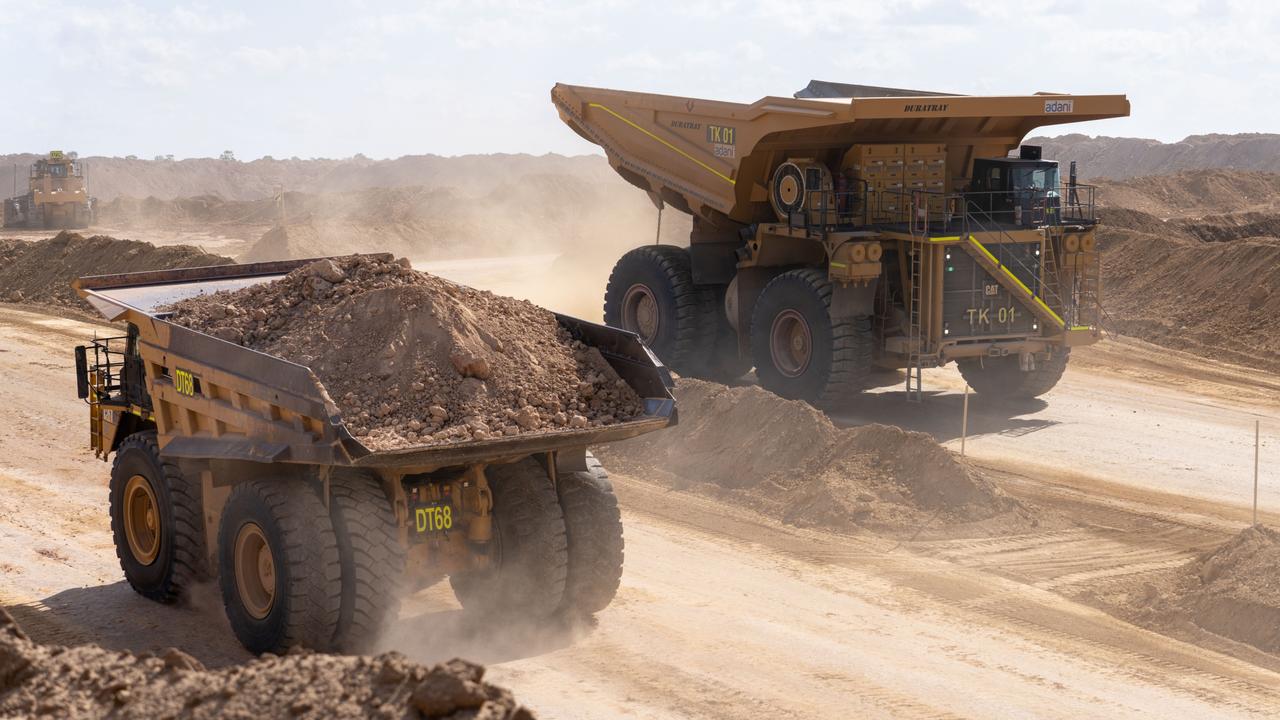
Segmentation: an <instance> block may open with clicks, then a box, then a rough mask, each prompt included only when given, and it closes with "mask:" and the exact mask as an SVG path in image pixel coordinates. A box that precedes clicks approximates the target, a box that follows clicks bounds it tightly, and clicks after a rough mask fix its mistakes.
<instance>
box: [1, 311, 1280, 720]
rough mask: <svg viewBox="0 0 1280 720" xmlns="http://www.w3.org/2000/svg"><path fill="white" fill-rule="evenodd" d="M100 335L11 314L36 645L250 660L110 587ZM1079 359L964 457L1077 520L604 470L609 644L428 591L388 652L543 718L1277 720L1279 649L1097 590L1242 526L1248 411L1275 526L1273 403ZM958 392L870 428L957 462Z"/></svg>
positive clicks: (882, 401) (1278, 505) (23, 526)
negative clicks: (693, 484) (759, 503)
mask: <svg viewBox="0 0 1280 720" xmlns="http://www.w3.org/2000/svg"><path fill="white" fill-rule="evenodd" d="M95 329H100V328H95V327H94V326H91V325H88V324H85V323H82V322H77V321H73V320H67V319H61V318H54V317H50V316H46V315H41V314H38V313H34V312H30V311H28V310H25V309H20V308H16V307H13V306H0V374H3V376H4V377H6V378H8V379H9V382H6V383H4V384H3V385H0V398H3V399H4V400H5V401H6V402H7V405H8V406H9V407H16V408H21V409H22V412H19V413H16V414H14V415H13V419H12V427H11V428H10V432H8V433H5V434H4V435H3V436H0V546H3V547H4V548H5V549H6V551H5V553H4V554H3V556H0V575H2V577H3V581H2V584H0V603H3V604H4V605H5V606H7V607H8V608H9V609H10V610H11V611H12V612H13V614H14V616H15V617H16V618H17V619H18V621H19V622H21V623H22V624H23V626H24V627H25V628H27V630H28V632H29V633H30V634H31V635H32V636H34V637H35V638H36V639H37V640H42V641H57V642H64V643H66V642H84V641H95V642H99V643H102V644H104V645H105V646H107V647H109V648H121V649H133V650H149V649H154V648H162V647H165V646H169V645H175V646H178V647H181V648H183V649H185V650H186V651H188V652H190V653H191V654H192V655H194V656H196V657H197V658H198V659H200V660H201V661H202V662H204V663H206V664H208V665H210V666H215V667H216V666H220V665H225V664H228V663H235V662H241V661H243V660H244V659H245V655H244V653H243V651H242V650H241V649H240V648H239V647H238V646H237V645H236V643H235V641H234V640H233V639H232V637H231V635H230V633H229V631H228V629H227V627H226V623H225V620H223V618H222V613H221V609H220V607H218V605H217V602H216V600H215V599H214V595H215V593H213V592H212V590H211V592H210V593H209V594H208V596H207V597H204V598H203V599H201V600H200V601H198V603H197V607H195V608H190V609H174V608H167V607H160V606H157V605H155V604H153V603H150V602H147V601H145V600H143V599H141V598H139V597H137V596H136V595H134V594H132V593H131V592H130V591H129V590H128V588H127V587H126V586H125V584H124V583H123V582H122V580H121V578H120V572H119V568H118V567H117V565H116V563H115V561H114V556H113V552H112V549H111V540H110V533H109V529H108V525H107V518H106V511H105V506H106V485H105V478H106V474H107V466H106V465H105V464H103V463H101V462H98V461H95V460H93V459H92V456H91V455H90V454H89V453H88V452H87V451H86V450H85V449H84V446H85V442H86V439H85V424H84V419H85V411H84V406H83V405H82V404H81V403H80V402H79V401H78V400H76V399H75V397H74V390H73V377H72V374H71V352H70V348H71V346H72V345H73V344H74V343H75V342H77V341H80V340H82V339H83V338H85V337H87V336H89V335H91V334H92V333H93V332H94V331H95ZM1121 350H1125V351H1126V352H1127V353H1129V354H1130V355H1133V357H1132V358H1129V359H1126V355H1125V353H1122V352H1121ZM1075 360H1076V361H1078V362H1075V363H1074V364H1073V365H1072V367H1071V369H1070V370H1069V371H1068V374H1067V377H1066V379H1065V380H1064V382H1063V384H1062V385H1060V386H1059V388H1058V389H1056V390H1055V391H1054V392H1053V393H1051V394H1050V395H1049V396H1048V403H1047V404H1041V403H1037V404H1034V405H1031V406H1026V407H1007V406H1005V407H996V406H988V405H987V404H986V403H982V402H981V401H977V400H975V401H974V404H973V407H972V411H973V415H972V417H971V419H970V420H971V430H972V432H973V433H974V437H971V438H970V439H969V440H968V441H967V443H966V451H967V452H968V453H969V454H970V455H971V456H972V457H973V458H975V460H977V461H978V462H980V463H981V464H982V465H983V466H985V468H986V470H987V472H988V473H989V476H990V477H992V478H995V479H996V480H997V482H998V483H1000V485H1001V486H1002V487H1003V488H1004V489H1005V490H1006V491H1007V492H1010V493H1011V494H1013V495H1014V496H1015V497H1019V498H1020V499H1023V500H1025V501H1027V502H1031V503H1035V504H1037V505H1038V506H1040V507H1043V508H1045V509H1046V510H1047V511H1049V512H1053V513H1063V514H1066V515H1068V516H1069V517H1071V518H1072V519H1073V521H1074V525H1073V526H1071V527H1067V528H1061V527H1057V528H1055V529H1051V530H1045V531H1044V532H1024V533H1021V534H1018V535H1014V536H1009V537H1001V538H994V539H993V538H984V537H972V536H969V537H966V536H963V535H958V536H954V537H941V538H937V537H935V538H933V539H930V540H928V541H924V540H917V541H914V542H909V541H899V540H885V539H882V538H877V537H875V536H870V535H861V534H853V535H850V534H835V533H830V532H826V531H822V530H816V529H804V530H802V529H797V528H794V527H791V526H787V525H784V524H782V523H780V522H778V521H777V520H776V519H774V518H770V517H767V516H764V515H760V514H758V513H754V512H752V511H749V510H745V509H735V508H732V507H730V506H726V505H724V504H721V503H718V502H715V501H713V500H709V499H707V498H704V497H699V496H696V495H693V494H689V493H683V492H679V491H672V490H670V489H669V488H667V487H664V486H660V485H656V484H653V483H650V482H647V481H645V480H644V479H643V478H636V477H626V476H622V475H618V474H615V484H616V485H617V487H618V490H619V493H620V495H621V498H622V503H623V506H624V508H625V514H626V517H625V523H626V528H627V566H626V574H625V575H624V578H623V587H622V590H621V593H620V595H619V598H618V600H617V601H616V602H615V603H614V604H613V605H612V606H611V607H610V608H609V609H608V610H606V611H605V612H604V613H602V614H601V615H600V616H599V620H598V625H597V626H596V627H594V628H585V629H583V628H578V629H573V630H566V629H557V628H530V629H527V630H526V631H525V632H521V633H514V634H509V633H508V634H504V636H503V637H502V638H501V639H499V638H498V637H497V635H496V634H495V633H494V632H493V631H492V630H490V629H486V628H484V627H473V626H469V625H468V624H467V623H466V621H465V619H463V618H462V616H461V613H460V612H459V610H458V608H457V604H456V603H455V602H454V601H453V599H452V597H451V596H450V595H449V592H448V589H447V587H443V586H437V587H436V588H433V589H430V590H428V591H425V592H424V593H422V594H421V595H420V596H419V597H416V598H414V599H413V601H412V602H410V603H409V605H408V612H407V613H406V615H405V617H404V618H403V619H402V621H401V626H400V627H399V628H397V629H396V632H394V633H392V636H393V637H395V638H396V640H395V641H394V642H393V643H391V647H392V648H394V649H398V650H401V651H403V652H406V653H407V654H409V655H410V656H411V657H412V658H414V659H416V660H420V661H424V662H434V661H438V660H443V659H447V658H450V657H453V656H455V655H461V656H464V657H469V658H472V659H475V660H477V661H481V662H487V663H491V664H493V666H492V668H491V670H490V675H489V676H488V677H490V678H492V679H493V681H494V682H497V683H499V684H502V685H505V686H507V687H510V688H511V689H512V690H513V691H514V692H515V693H516V694H517V696H518V697H520V698H521V700H522V701H523V702H526V703H528V704H529V705H530V706H532V707H533V708H534V709H535V710H539V711H540V712H541V714H542V715H543V716H546V717H566V718H573V717H607V716H630V717H654V718H662V717H688V716H700V717H720V718H738V717H742V718H746V717H752V718H755V717H760V716H761V715H762V714H765V715H770V716H775V717H790V716H800V715H804V716H846V717H847V716H861V717H984V718H986V717H1026V716H1036V717H1081V716H1095V715H1106V716H1108V717H1136V716H1143V715H1150V714H1157V715H1162V716H1166V717H1208V716H1214V717H1266V716H1270V715H1272V714H1273V713H1274V709H1275V707H1276V706H1277V703H1280V673H1277V670H1280V660H1277V658H1276V657H1275V656H1272V655H1267V654H1264V653H1262V652H1260V651H1257V650H1254V649H1253V648H1250V647H1248V646H1243V645H1241V644H1239V643H1234V642H1232V641H1229V640H1225V639H1223V638H1221V637H1219V636H1216V635H1212V634H1209V633H1207V632H1205V631H1203V630H1201V629H1199V628H1196V627H1194V626H1192V627H1168V628H1156V629H1158V630H1160V631H1161V632H1160V633H1156V632H1151V631H1149V630H1146V629H1142V628H1140V627H1138V626H1135V625H1133V624H1130V623H1128V622H1125V621H1123V620H1121V619H1118V618H1117V617H1116V616H1115V615H1112V614H1108V612H1106V610H1111V611H1113V612H1114V611H1115V608H1112V607H1109V606H1108V604H1107V598H1106V597H1105V595H1104V594H1100V593H1099V592H1098V590H1099V588H1102V587H1104V585H1105V582H1107V581H1109V580H1112V579H1114V578H1117V577H1125V576H1134V577H1140V576H1141V575H1142V574H1143V573H1150V572H1158V571H1162V570H1167V569H1169V568H1173V567H1177V566H1178V565H1181V564H1183V563H1185V562H1187V561H1190V560H1192V559H1194V558H1195V557H1196V556H1197V555H1198V554H1199V553H1201V552H1203V551H1205V550H1207V549H1209V548H1212V547H1214V546H1216V545H1218V544H1220V543H1222V542H1224V541H1225V540H1226V539H1228V538H1229V537H1230V536H1232V535H1233V534H1235V533H1236V532H1237V531H1238V530H1239V529H1240V528H1241V527H1242V525H1243V522H1244V521H1245V518H1246V517H1247V511H1245V510H1243V509H1242V508H1241V507H1240V502H1241V501H1242V500H1243V499H1244V498H1246V497H1248V491H1247V487H1248V477H1249V473H1248V471H1247V470H1246V466H1249V468H1251V464H1252V458H1251V457H1246V452H1245V451H1246V450H1249V449H1251V441H1252V437H1251V434H1250V433H1251V429H1252V427H1251V426H1252V418H1254V417H1261V418H1264V420H1265V423H1264V426H1265V427H1266V428H1267V429H1268V430H1267V431H1268V435H1267V436H1266V442H1267V443H1268V444H1267V447H1266V448H1264V452H1265V453H1266V454H1265V455H1264V457H1263V468H1264V472H1267V473H1268V474H1266V475H1264V478H1263V480H1264V484H1263V488H1262V497H1263V507H1264V520H1267V521H1270V522H1273V523H1274V522H1275V521H1277V520H1278V519H1280V476H1277V475H1276V474H1275V472H1274V470H1273V469H1272V470H1269V471H1268V470H1267V468H1275V467H1276V466H1277V465H1280V458H1276V457H1275V453H1276V452H1277V451H1276V448H1277V447H1280V442H1278V439H1277V437H1276V435H1275V434H1274V433H1275V428H1277V427H1280V410H1277V408H1280V387H1278V386H1277V384H1275V383H1274V381H1268V382H1271V384H1270V385H1267V384H1266V382H1264V381H1261V380H1259V378H1258V377H1256V376H1255V375H1251V374H1249V373H1247V372H1243V371H1240V370H1238V369H1235V368H1232V367H1230V366H1225V365H1208V364H1205V363H1203V362H1201V361H1195V362H1191V361H1187V360H1185V359H1183V358H1179V357H1178V356H1176V355H1172V354H1169V353H1165V352H1164V351H1155V350H1152V349H1151V348H1150V346H1145V345H1141V344H1138V345H1135V346H1133V347H1132V348H1127V347H1125V346H1121V345H1113V346H1111V347H1109V348H1108V347H1104V348H1099V349H1094V350H1090V351H1087V352H1083V353H1079V354H1078V355H1077V356H1076V358H1075ZM894 380H895V378H893V377H892V376H888V377H887V378H886V381H887V382H893V381H894ZM957 382H958V381H957V380H956V377H955V376H954V375H953V374H952V373H951V372H949V371H943V372H937V373H930V374H929V375H928V376H927V377H926V386H928V387H933V388H935V389H938V390H943V391H944V392H942V393H940V394H936V395H933V396H931V397H930V398H929V399H928V401H927V402H926V403H925V404H924V405H923V406H908V405H905V404H904V403H903V402H902V399H901V396H900V393H899V391H898V387H897V385H896V384H895V385H893V386H891V387H887V388H885V389H884V390H883V391H882V392H881V393H880V394H878V395H876V396H872V397H870V398H868V404H867V406H866V407H865V408H860V409H859V412H860V413H863V414H866V415H871V416H874V417H875V418H876V419H878V420H881V421H890V422H895V423H898V424H902V425H904V426H906V427H909V428H914V429H920V430H924V431H927V432H930V433H932V434H933V435H935V437H938V438H939V439H942V440H945V441H946V442H947V444H948V445H949V446H952V447H955V446H956V445H958V439H956V431H958V427H959V417H958V410H959V401H960V397H959V395H958V394H957V393H955V392H954V390H953V389H952V388H956V387H958V384H957ZM857 419H858V418H857V417H849V418H844V420H846V421H850V422H851V421H855V420H857ZM1167 493H1177V494H1167ZM1184 493H1185V495H1184ZM975 688H981V692H975V691H974V689H975Z"/></svg>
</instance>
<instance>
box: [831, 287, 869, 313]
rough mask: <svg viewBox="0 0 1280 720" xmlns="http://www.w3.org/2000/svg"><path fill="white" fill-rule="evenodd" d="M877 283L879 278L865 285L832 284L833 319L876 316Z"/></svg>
mask: <svg viewBox="0 0 1280 720" xmlns="http://www.w3.org/2000/svg"><path fill="white" fill-rule="evenodd" d="M877 282H879V278H875V279H872V280H871V281H870V282H868V283H866V284H865V285H852V284H849V283H841V282H832V283H831V309H830V313H831V317H832V318H847V317H860V316H865V315H872V314H874V313H875V305H876V283H877Z"/></svg>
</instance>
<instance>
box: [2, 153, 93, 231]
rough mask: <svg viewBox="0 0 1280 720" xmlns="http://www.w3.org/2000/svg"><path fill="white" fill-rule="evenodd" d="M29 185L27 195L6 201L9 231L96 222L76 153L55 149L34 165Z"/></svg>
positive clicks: (62, 227) (73, 226) (5, 218)
mask: <svg viewBox="0 0 1280 720" xmlns="http://www.w3.org/2000/svg"><path fill="white" fill-rule="evenodd" d="M15 172H16V168H15ZM14 184H15V185H16V184H17V182H16V180H15V183H14ZM27 184H28V189H27V194H26V195H18V196H16V197H11V198H9V199H8V200H6V201H5V204H4V226H5V227H6V228H37V229H51V228H56V229H78V228H87V227H89V224H90V223H91V222H92V221H93V201H92V199H91V198H90V197H89V190H88V188H87V187H86V185H85V180H84V168H83V166H82V165H81V164H80V162H79V161H78V160H76V158H75V153H71V154H67V153H64V152H62V151H61V150H54V151H53V152H50V153H49V156H48V157H44V158H40V159H39V160H37V161H36V162H35V164H34V165H32V166H31V170H30V172H29V173H28V174H27Z"/></svg>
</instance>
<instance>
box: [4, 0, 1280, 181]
mask: <svg viewBox="0 0 1280 720" xmlns="http://www.w3.org/2000/svg"><path fill="white" fill-rule="evenodd" d="M0 48H3V49H2V50H0V52H2V53H3V56H2V57H3V69H4V70H5V78H4V79H5V83H4V84H5V90H4V93H3V97H4V101H5V106H6V112H5V119H6V122H5V123H4V132H3V133H2V134H0V153H7V152H37V151H41V152H42V151H47V150H48V149H51V148H63V149H67V150H77V151H78V152H80V153H81V154H82V155H86V156H87V155H127V154H135V155H138V156H140V157H147V158H149V157H152V156H154V155H157V154H166V153H171V154H174V155H176V156H178V157H196V156H211V155H216V154H217V153H219V152H220V151H222V150H224V149H231V150H234V151H235V153H236V156H237V157H239V158H240V159H253V158H257V157H261V156H262V155H268V154H269V155H273V156H275V157H289V156H294V155H296V156H300V157H348V156H351V155H353V154H355V153H364V154H365V155H368V156H370V157H375V158H382V157H398V156H400V155H406V154H420V153H436V154H441V155H456V154H463V153H487V152H528V153H535V154H539V153H544V152H559V153H567V154H577V153H586V152H593V151H594V146H592V145H590V144H588V143H586V142H585V141H583V140H581V139H579V138H578V137H577V136H576V135H574V134H573V133H572V132H571V131H570V130H569V129H568V128H567V127H565V126H564V125H562V124H561V123H560V121H559V120H558V119H557V117H556V114H555V111H554V109H553V108H552V105H551V103H550V100H549V90H550V88H551V86H552V84H554V83H555V82H556V81H563V82H569V83H574V84H582V85H598V86H603V87H615V88H621V89H628V90H643V91H650V92H661V93H669V94H676V95H691V96H694V97H708V98H716V99H725V100H736V101H743V102H750V101H752V100H755V99H757V98H759V97H760V96H763V95H784V96H785V95H790V94H791V93H793V92H795V91H796V90H798V89H800V88H801V87H803V86H804V85H805V84H806V83H807V82H808V81H809V79H810V78H820V79H825V80H835V81H842V82H852V83H863V84H870V85H886V86H895V87H908V88H917V89H923V90H939V91H947V92H958V93H965V94H993V95H999V94H1022V93H1031V92H1035V91H1037V90H1047V91H1057V92H1072V93H1127V94H1128V96H1129V99H1130V101H1131V103H1132V107H1133V117H1131V118H1127V119H1122V120H1109V121H1102V122H1095V123H1086V124H1081V125H1079V126H1068V127H1065V128H1063V129H1062V130H1059V131H1057V132H1071V131H1076V130H1077V129H1078V131H1079V132H1084V133H1087V134H1090V135H1098V134H1103V135H1121V136H1138V137H1150V138H1156V139H1159V140H1164V141H1176V140H1179V139H1181V138H1183V137H1185V136H1187V135H1191V134H1201V133H1212V132H1222V133H1235V132H1280V119H1278V118H1280V89H1278V88H1280V2H1275V1H1274V0H1273V1H1271V2H1199V1H1196V0H1161V1H1149V0H1141V1H1135V2H1124V1H1123V0H1022V1H1019V2H1001V1H998V0H986V1H982V2H975V1H969V0H963V1H960V0H950V1H942V0H938V1H934V0H873V1H871V2H864V1H862V0H817V1H815V2H803V1H802V0H772V1H770V2H734V1H732V0H686V1H685V2H677V3H665V2H656V1H650V2H628V1H625V0H587V1H585V2H576V3H570V2H520V1H504V0H469V1H462V2H457V1H445V2H428V3H410V2H398V1H396V0H383V1H379V2H369V1H364V0H345V1H339V0H311V1H310V2H273V1H265V2H264V1H259V2H241V1H239V0H226V1H224V2H208V3H178V4H170V3H159V2H132V3H113V2H105V1H97V2H94V1H89V0H83V1H77V0H52V1H49V2H42V1H41V0H13V1H11V0H0ZM1055 134H1056V133H1055Z"/></svg>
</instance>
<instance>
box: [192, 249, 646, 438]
mask: <svg viewBox="0 0 1280 720" xmlns="http://www.w3.org/2000/svg"><path fill="white" fill-rule="evenodd" d="M172 320H173V321H174V322H176V323H178V324H180V325H185V326H187V327H191V328H194V329H196V330H199V331H201V332H205V333H208V334H210V335H213V336H215V337H218V338H221V339H223V340H226V341H229V342H234V343H238V344H241V345H244V346H246V347H250V348H253V349H254V350H259V351H261V352H265V353H269V354H272V355H277V356H280V357H283V358H285V359H288V360H291V361H294V362H297V363H300V364H303V365H307V366H308V367H310V368H311V369H312V371H314V372H315V374H316V376H317V377H318V378H319V379H320V380H321V381H322V382H323V383H324V385H325V388H326V389H327V390H328V392H329V394H330V395H331V397H332V398H333V400H334V401H335V402H336V403H337V405H338V407H339V408H340V409H341V410H342V414H343V418H344V420H345V421H346V423H347V426H348V427H349V428H351V430H352V433H353V434H355V435H356V436H357V437H359V438H360V439H361V441H362V442H364V443H365V444H366V445H367V446H369V447H370V448H373V449H377V450H388V449H395V448H403V447H407V446H411V445H428V444H440V443H448V442H462V441H467V440H484V439H489V438H494V437H501V436H508V435H519V434H521V433H531V432H547V431H559V430H566V431H567V430H575V429H582V428H588V427H595V426H602V425H610V424H613V423H617V422H621V421H625V420H629V419H632V418H635V417H637V416H639V415H640V414H642V412H643V407H642V404H641V402H640V399H639V398H638V397H637V396H636V394H635V392H634V391H633V390H632V389H631V388H630V386H628V385H627V384H626V382H625V381H623V380H622V379H620V378H619V377H618V375H617V373H615V372H614V370H613V369H612V367H610V366H609V364H608V362H607V361H606V360H605V359H604V357H603V356H601V355H600V352H599V351H598V350H596V349H594V348H590V347H587V346H585V345H583V344H582V343H580V342H577V341H575V340H573V339H572V338H571V337H570V336H569V334H568V332H567V331H566V330H565V329H564V328H563V327H562V326H561V325H560V324H559V322H558V321H557V320H556V317H555V315H553V314H552V313H551V312H549V311H547V310H544V309H543V308H540V307H538V306H536V305H533V304H532V303H529V302H526V301H523V300H515V299H512V298H508V297H502V296H499V295H494V294H493V293H490V292H485V291H480V290H474V289H471V288H468V287H465V286H461V285H456V284H454V283H451V282H449V281H447V280H444V279H442V278H439V277H435V276H433V275H428V274H426V273H423V272H418V271H416V270H412V269H411V268H410V267H409V263H408V262H407V261H405V260H403V259H401V260H398V261H393V260H391V256H389V255H381V256H377V255H370V256H352V257H347V258H341V259H338V260H336V261H335V260H321V261H317V262H314V263H311V264H310V265H307V266H305V267H302V268H299V269H297V270H295V271H293V272H292V273H289V274H288V275H287V276H285V277H284V278H281V279H279V280H276V281H274V282H270V283H263V284H259V285H254V286H251V287H247V288H244V289H241V290H237V291H234V292H221V293H215V294H213V295H207V296H201V297H196V298H191V299H188V300H184V301H182V302H180V303H178V304H177V305H175V306H174V307H173V316H172Z"/></svg>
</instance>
